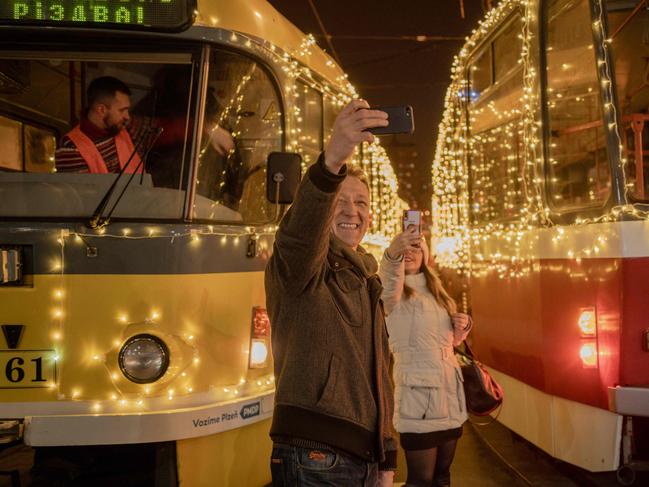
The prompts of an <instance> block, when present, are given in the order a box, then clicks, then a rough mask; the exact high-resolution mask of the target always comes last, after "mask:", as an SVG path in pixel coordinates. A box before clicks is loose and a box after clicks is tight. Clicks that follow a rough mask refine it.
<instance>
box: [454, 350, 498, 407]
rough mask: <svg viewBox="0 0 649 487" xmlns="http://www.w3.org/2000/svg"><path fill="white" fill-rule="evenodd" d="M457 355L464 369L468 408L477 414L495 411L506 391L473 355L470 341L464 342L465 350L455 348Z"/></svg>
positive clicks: (465, 394)
mask: <svg viewBox="0 0 649 487" xmlns="http://www.w3.org/2000/svg"><path fill="white" fill-rule="evenodd" d="M455 357H456V358H457V361H458V363H459V364H460V368H461V369H462V377H463V378H464V396H465V397H466V408H467V410H468V411H469V412H470V413H471V414H475V415H477V416H486V415H488V414H489V413H491V412H493V411H494V410H495V409H496V408H498V406H500V405H501V404H502V402H503V398H504V396H505V393H504V391H503V389H502V387H500V385H499V384H498V383H497V382H496V381H495V380H494V378H493V377H491V375H490V374H489V371H488V370H487V368H486V367H485V366H484V365H482V364H481V363H480V362H478V361H477V360H476V359H475V358H474V357H473V352H472V351H471V348H470V347H469V345H468V343H466V342H464V351H462V350H460V349H459V348H457V347H456V348H455Z"/></svg>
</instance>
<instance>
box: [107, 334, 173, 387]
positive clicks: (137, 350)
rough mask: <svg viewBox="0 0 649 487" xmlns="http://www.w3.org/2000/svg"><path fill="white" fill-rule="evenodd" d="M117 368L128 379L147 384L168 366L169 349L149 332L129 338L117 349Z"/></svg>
mask: <svg viewBox="0 0 649 487" xmlns="http://www.w3.org/2000/svg"><path fill="white" fill-rule="evenodd" d="M118 362H119V368H120V370H121V371H122V373H123V374H124V375H125V376H126V378H127V379H129V380H130V381H133V382H136V383H138V384H148V383H150V382H155V381H157V380H158V379H159V378H160V377H162V376H163V375H164V373H165V372H166V371H167V367H169V349H168V348H167V345H166V344H165V343H164V342H163V341H162V340H161V339H160V338H158V337H156V336H154V335H149V334H141V335H135V336H133V337H131V338H129V339H128V340H127V341H126V343H125V344H124V346H122V348H121V350H120V351H119V358H118Z"/></svg>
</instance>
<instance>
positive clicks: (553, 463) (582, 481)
mask: <svg viewBox="0 0 649 487" xmlns="http://www.w3.org/2000/svg"><path fill="white" fill-rule="evenodd" d="M494 423H495V422H494ZM494 423H489V424H488V425H480V424H474V423H472V422H471V421H469V427H470V428H472V430H473V432H474V433H475V436H476V437H477V439H478V441H480V443H482V444H483V445H484V446H485V447H486V448H487V449H488V450H489V451H491V452H492V453H493V454H494V456H495V457H496V458H497V459H498V461H499V462H500V463H501V465H502V466H503V467H504V468H506V469H507V470H508V471H509V472H510V473H511V474H512V475H513V476H514V477H516V478H517V479H518V480H520V481H521V482H522V483H523V484H525V485H528V486H534V487H545V486H547V485H557V483H556V482H557V479H556V476H557V475H556V473H555V475H554V477H555V478H554V479H550V478H548V479H545V480H544V479H541V478H534V477H538V474H537V475H534V476H533V475H530V473H528V472H525V469H524V468H521V467H519V466H516V465H515V464H514V461H513V460H512V459H511V458H507V454H506V453H505V452H503V451H502V450H504V449H499V448H498V447H497V446H496V444H495V442H494V441H493V440H490V438H489V435H487V434H485V429H484V428H485V426H486V427H488V426H491V425H492V424H494ZM498 426H499V427H500V428H505V429H506V427H505V426H503V425H500V423H498ZM507 431H508V433H509V434H510V435H511V436H512V440H513V441H515V442H520V443H521V445H524V446H525V447H526V448H527V449H528V450H529V455H530V456H533V457H535V459H536V460H539V459H540V460H541V461H542V462H544V463H546V464H547V467H548V468H549V469H551V470H554V472H557V473H558V474H559V475H560V476H561V477H563V479H565V481H566V483H565V484H563V485H567V482H572V483H573V484H574V485H577V486H579V487H615V486H618V485H621V484H619V483H618V482H617V481H616V480H615V474H614V473H611V474H610V475H606V476H604V477H602V476H601V475H600V474H592V473H590V472H587V471H585V470H582V469H580V468H578V467H575V466H573V465H570V464H568V463H566V462H562V461H560V460H557V459H555V458H552V457H551V456H550V455H548V454H547V453H546V452H544V451H543V450H541V449H540V448H538V447H536V446H535V445H533V444H532V443H530V442H529V441H527V440H525V439H524V438H522V437H520V436H518V435H517V434H516V433H514V432H512V431H511V430H509V429H507ZM537 468H538V467H537ZM595 475H598V476H599V477H595ZM634 485H639V484H638V483H636V484H634Z"/></svg>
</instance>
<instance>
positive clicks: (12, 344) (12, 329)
mask: <svg viewBox="0 0 649 487" xmlns="http://www.w3.org/2000/svg"><path fill="white" fill-rule="evenodd" d="M24 328H25V325H2V334H3V335H4V336H5V340H6V341H7V347H9V348H12V349H14V348H18V344H19V343H20V337H21V336H22V335H23V329H24Z"/></svg>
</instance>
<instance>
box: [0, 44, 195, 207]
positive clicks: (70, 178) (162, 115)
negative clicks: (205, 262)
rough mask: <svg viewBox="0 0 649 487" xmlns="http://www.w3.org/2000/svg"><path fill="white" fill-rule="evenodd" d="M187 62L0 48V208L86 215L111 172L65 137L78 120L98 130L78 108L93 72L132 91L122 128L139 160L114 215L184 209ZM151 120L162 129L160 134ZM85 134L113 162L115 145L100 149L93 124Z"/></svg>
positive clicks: (175, 57)
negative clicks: (97, 165) (137, 172)
mask: <svg viewBox="0 0 649 487" xmlns="http://www.w3.org/2000/svg"><path fill="white" fill-rule="evenodd" d="M193 66H194V64H193V63H192V54H191V53H170V54H157V53H133V52H131V53H117V52H115V53H110V52H103V53H99V52H97V53H86V52H77V53H74V52H42V51H41V52H24V51H16V52H0V215H2V216H14V217H16V216H17V217H22V216H24V217H62V218H65V217H89V216H90V215H92V213H93V211H94V209H95V207H96V206H97V204H98V203H99V201H100V200H101V198H102V196H103V195H104V194H105V193H106V191H107V189H108V187H109V186H110V185H111V183H112V182H113V181H114V179H115V178H116V174H113V173H110V172H108V173H106V171H103V172H104V173H101V171H98V170H97V169H96V168H94V169H93V168H92V167H91V166H90V165H89V164H88V163H87V162H86V159H87V157H84V156H83V155H81V154H80V151H79V150H77V148H76V146H75V145H74V144H70V143H69V142H68V143H67V144H66V143H65V139H66V136H68V134H69V133H70V131H71V130H72V129H74V128H75V127H77V126H80V127H82V131H83V130H84V129H83V127H84V126H91V127H94V128H93V130H95V129H97V127H96V125H93V124H92V123H90V122H88V118H87V117H86V114H85V112H84V110H83V109H82V107H83V106H84V105H85V91H86V88H87V86H88V84H89V83H90V82H91V81H92V80H94V79H97V78H100V77H105V76H111V77H114V78H117V79H118V80H120V81H122V82H123V83H124V84H125V85H126V86H127V87H128V89H129V90H130V92H131V94H130V97H129V98H130V110H129V115H130V122H129V123H128V125H127V131H128V133H129V135H130V139H131V142H132V145H133V150H137V153H138V154H139V155H141V156H142V162H143V165H144V169H145V170H144V174H143V175H141V176H138V177H137V178H136V179H135V180H134V181H133V182H132V183H131V184H130V185H129V187H128V190H127V191H126V193H125V194H124V197H123V199H122V201H120V203H119V206H118V207H117V208H116V211H115V213H114V215H113V216H115V217H127V218H164V219H167V218H174V219H175V218H180V217H181V216H182V211H183V207H184V204H185V193H186V185H187V179H188V177H187V175H188V173H189V153H190V149H191V143H190V142H191V138H190V137H189V135H190V131H191V128H192V127H191V123H190V122H191V119H192V118H193V114H192V108H191V103H190V93H191V91H192V85H193V77H194V76H193V73H194V67H193ZM154 127H162V129H163V131H162V133H161V134H160V136H159V138H157V139H156V137H155V136H154V130H152V129H153V128H154ZM97 130H98V129H97ZM84 133H86V132H84ZM69 140H70V139H69V136H68V141H69ZM88 140H89V141H93V142H95V143H96V144H97V145H96V147H97V150H98V151H99V154H100V156H101V157H103V161H104V162H105V163H106V165H108V162H106V161H108V160H110V159H111V158H112V159H114V160H115V161H117V159H116V158H115V157H114V154H112V157H111V153H110V152H111V150H113V152H114V149H111V148H112V147H114V145H111V147H109V148H106V149H105V148H104V147H103V146H102V145H101V144H102V142H98V141H100V140H110V137H108V136H102V132H101V131H99V132H97V133H94V132H93V133H90V134H89V138H88ZM93 147H94V146H93ZM104 149H105V150H104ZM131 153H132V149H130V148H129V155H130V154H131ZM130 165H132V167H135V165H136V161H135V160H132V161H131V163H130ZM123 179H124V180H126V179H127V178H123ZM118 193H119V191H118Z"/></svg>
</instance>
